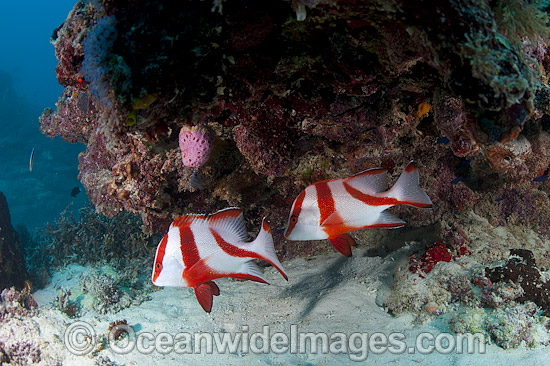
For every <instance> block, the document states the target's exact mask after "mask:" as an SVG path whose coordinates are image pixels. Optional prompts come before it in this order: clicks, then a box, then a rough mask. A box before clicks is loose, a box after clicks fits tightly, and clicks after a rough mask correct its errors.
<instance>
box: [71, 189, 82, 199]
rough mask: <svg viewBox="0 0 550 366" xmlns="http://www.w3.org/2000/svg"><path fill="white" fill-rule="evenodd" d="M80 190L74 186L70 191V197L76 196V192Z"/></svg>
mask: <svg viewBox="0 0 550 366" xmlns="http://www.w3.org/2000/svg"><path fill="white" fill-rule="evenodd" d="M80 192H81V191H80V187H74V188H73V190H72V191H71V197H76V195H77V194H79V193H80Z"/></svg>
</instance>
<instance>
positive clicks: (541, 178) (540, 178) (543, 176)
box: [533, 169, 548, 182]
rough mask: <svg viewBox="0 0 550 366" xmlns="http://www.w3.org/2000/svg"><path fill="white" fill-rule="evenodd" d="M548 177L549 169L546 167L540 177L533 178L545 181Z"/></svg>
mask: <svg viewBox="0 0 550 366" xmlns="http://www.w3.org/2000/svg"><path fill="white" fill-rule="evenodd" d="M547 178H548V169H546V170H545V171H544V173H542V175H541V176H540V177H536V178H534V179H533V180H534V181H535V182H544V181H545V180H546V179H547Z"/></svg>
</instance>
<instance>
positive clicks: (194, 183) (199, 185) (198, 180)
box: [189, 170, 204, 191]
mask: <svg viewBox="0 0 550 366" xmlns="http://www.w3.org/2000/svg"><path fill="white" fill-rule="evenodd" d="M189 181H190V183H191V187H193V188H195V189H196V190H197V191H200V190H201V189H204V176H203V174H202V173H201V172H200V171H198V170H196V171H194V172H193V174H191V179H190V180H189Z"/></svg>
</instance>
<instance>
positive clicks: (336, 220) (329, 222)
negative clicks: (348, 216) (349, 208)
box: [321, 212, 344, 229]
mask: <svg viewBox="0 0 550 366" xmlns="http://www.w3.org/2000/svg"><path fill="white" fill-rule="evenodd" d="M343 224H344V221H343V220H342V217H341V216H340V215H338V213H337V212H333V213H332V214H330V215H329V216H328V217H327V218H326V219H325V220H324V221H323V222H321V227H322V228H323V229H328V228H330V227H335V226H340V225H343Z"/></svg>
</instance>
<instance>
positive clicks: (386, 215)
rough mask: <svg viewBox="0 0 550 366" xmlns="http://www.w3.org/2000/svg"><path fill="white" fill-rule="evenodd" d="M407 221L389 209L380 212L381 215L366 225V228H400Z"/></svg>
mask: <svg viewBox="0 0 550 366" xmlns="http://www.w3.org/2000/svg"><path fill="white" fill-rule="evenodd" d="M405 224H406V222H405V221H403V220H401V219H400V218H399V217H397V216H395V215H393V214H392V213H391V212H389V211H388V210H384V211H382V212H380V216H379V217H378V219H377V220H376V222H375V223H374V224H371V225H368V226H365V227H364V229H375V228H388V229H390V228H398V227H402V226H405Z"/></svg>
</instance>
